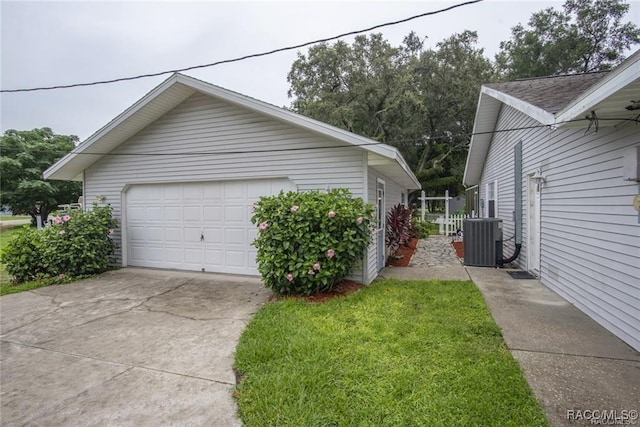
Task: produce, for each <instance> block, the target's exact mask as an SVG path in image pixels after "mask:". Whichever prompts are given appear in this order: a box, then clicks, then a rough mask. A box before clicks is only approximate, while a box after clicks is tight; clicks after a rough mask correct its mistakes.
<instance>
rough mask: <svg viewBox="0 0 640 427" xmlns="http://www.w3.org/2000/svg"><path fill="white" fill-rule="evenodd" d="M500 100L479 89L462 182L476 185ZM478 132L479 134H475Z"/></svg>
mask: <svg viewBox="0 0 640 427" xmlns="http://www.w3.org/2000/svg"><path fill="white" fill-rule="evenodd" d="M501 105H502V104H501V102H500V101H499V100H498V99H496V98H494V97H491V96H490V95H488V94H485V93H484V92H483V91H480V96H479V99H478V108H477V109H476V116H475V118H474V122H473V132H472V133H473V135H472V136H471V142H470V143H469V151H468V152H467V162H466V164H465V167H464V175H463V178H462V184H463V185H465V186H469V185H477V184H478V182H479V181H480V175H481V174H482V169H483V168H484V162H485V160H486V157H487V153H488V152H489V145H490V144H491V140H492V139H493V134H492V133H485V132H492V131H494V130H495V128H496V124H497V122H498V117H499V116H500V110H501ZM476 134H479V135H476Z"/></svg>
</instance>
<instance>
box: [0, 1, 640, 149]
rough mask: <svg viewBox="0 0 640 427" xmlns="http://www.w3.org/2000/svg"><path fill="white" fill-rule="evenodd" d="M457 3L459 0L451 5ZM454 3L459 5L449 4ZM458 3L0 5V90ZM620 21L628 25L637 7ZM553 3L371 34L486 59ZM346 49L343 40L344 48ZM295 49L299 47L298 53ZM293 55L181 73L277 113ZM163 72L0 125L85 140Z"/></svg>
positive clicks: (23, 112)
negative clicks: (474, 40) (446, 44)
mask: <svg viewBox="0 0 640 427" xmlns="http://www.w3.org/2000/svg"><path fill="white" fill-rule="evenodd" d="M461 1H462V0H461ZM461 1H460V2H461ZM456 3H459V2H444V1H433V0H431V1H413V2H396V1H374V2H368V1H340V2H327V1H315V2H311V1H297V2H275V1H258V2H255V1H253V2H248V1H233V2H217V1H208V2H161V1H154V2H132V1H129V2H110V1H106V2H32V1H15V2H13V1H4V0H3V1H2V2H1V3H0V19H1V22H0V24H1V34H0V36H1V58H0V59H1V61H2V62H1V69H0V71H1V74H0V82H1V87H2V89H15V88H25V87H39V86H48V85H58V84H70V83H78V82H89V81H95V80H104V79H112V78H118V77H127V76H133V75H138V74H144V73H150V72H158V71H164V70H170V69H176V68H182V67H188V66H191V65H198V64H206V63H211V62H215V61H219V60H223V59H229V58H234V57H238V56H242V55H247V54H251V53H257V52H262V51H267V50H272V49H276V48H280V47H284V46H289V45H295V44H300V43H304V42H307V41H311V40H314V39H319V38H325V37H330V36H333V35H337V34H340V33H344V32H348V31H352V30H357V29H362V28H366V27H370V26H373V25H376V24H382V23H384V22H388V21H394V20H399V19H403V18H406V17H409V16H412V15H416V14H420V13H425V12H428V11H432V10H436V9H441V8H444V7H447V6H450V5H453V4H456ZM629 3H630V4H631V11H630V13H629V14H628V16H627V18H628V20H630V21H632V22H634V23H635V24H636V25H640V0H632V1H630V2H629ZM551 6H554V7H556V8H558V9H560V8H561V6H562V2H561V1H531V2H530V1H518V0H502V1H492V0H485V2H483V3H477V4H473V5H470V6H465V7H462V8H458V9H455V10H453V11H449V12H445V13H442V14H439V15H436V16H431V17H425V18H419V19H416V20H414V21H411V22H408V23H404V24H399V25H395V26H392V27H387V28H383V29H380V30H377V32H381V33H383V35H384V37H385V38H386V39H387V40H389V41H390V42H391V44H393V45H398V44H399V43H400V42H401V41H402V39H403V37H404V36H405V35H407V34H408V33H409V32H410V31H415V32H416V33H417V34H418V35H419V36H421V37H425V36H426V37H428V39H427V43H426V44H427V46H434V45H435V43H437V42H438V41H440V40H442V39H444V38H447V37H449V36H450V35H451V34H453V33H459V32H461V31H463V30H465V29H468V30H475V31H477V32H478V35H479V45H480V46H481V47H483V48H484V49H485V54H486V55H487V56H489V57H493V55H494V54H495V53H496V52H497V51H498V47H499V43H500V41H502V40H506V39H508V38H509V36H510V29H511V27H513V26H514V25H516V24H518V23H519V22H522V23H526V22H527V21H528V19H529V17H530V16H531V14H532V13H533V12H536V11H539V10H541V9H544V8H546V7H551ZM345 40H346V41H348V42H350V41H351V40H353V39H352V38H347V39H345ZM304 52H306V50H304ZM295 58H296V52H295V51H290V52H284V53H277V54H274V55H271V56H268V57H263V58H257V59H250V60H246V61H242V62H237V63H233V64H225V65H220V66H216V67H212V68H208V69H203V70H197V71H190V72H187V73H186V74H188V75H191V76H193V77H196V78H199V79H202V80H205V81H207V82H210V83H213V84H216V85H219V86H222V87H225V88H227V89H231V90H234V91H237V92H240V93H243V94H245V95H249V96H252V97H254V98H257V99H260V100H263V101H266V102H270V103H272V104H275V105H277V106H288V105H289V104H290V100H289V99H288V98H287V90H288V88H289V85H288V83H287V73H288V72H289V70H290V68H291V64H292V63H293V61H294V60H295ZM167 77H168V75H165V76H162V77H153V78H147V79H142V80H137V81H133V82H124V83H114V84H108V85H102V86H93V87H85V88H73V89H59V90H53V91H40V92H29V93H9V94H6V93H4V94H2V95H0V96H1V97H2V98H1V115H0V118H1V127H2V132H4V131H5V130H6V129H18V130H26V129H33V128H36V127H50V128H52V129H53V130H54V132H56V133H59V134H73V135H78V136H79V137H80V139H81V140H84V139H85V138H87V137H89V136H90V135H91V134H92V133H93V132H95V131H97V130H98V129H100V128H101V127H102V126H104V125H105V124H106V123H108V122H109V121H110V120H111V119H113V118H114V117H115V116H117V115H118V114H120V113H121V112H122V111H124V110H125V109H126V108H127V107H129V106H130V105H131V104H133V103H134V102H136V101H137V100H138V99H139V98H141V97H142V96H144V95H145V94H146V93H147V92H149V91H150V90H151V89H152V88H154V87H155V86H156V85H158V84H159V83H160V82H162V81H163V80H164V79H166V78H167Z"/></svg>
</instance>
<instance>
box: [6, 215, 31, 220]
mask: <svg viewBox="0 0 640 427" xmlns="http://www.w3.org/2000/svg"><path fill="white" fill-rule="evenodd" d="M19 219H31V217H30V216H29V215H0V221H11V220H19Z"/></svg>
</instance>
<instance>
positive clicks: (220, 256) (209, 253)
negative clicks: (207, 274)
mask: <svg viewBox="0 0 640 427" xmlns="http://www.w3.org/2000/svg"><path fill="white" fill-rule="evenodd" d="M204 264H205V267H206V269H207V270H210V269H211V267H212V266H215V267H221V266H224V251H223V250H222V249H205V251H204Z"/></svg>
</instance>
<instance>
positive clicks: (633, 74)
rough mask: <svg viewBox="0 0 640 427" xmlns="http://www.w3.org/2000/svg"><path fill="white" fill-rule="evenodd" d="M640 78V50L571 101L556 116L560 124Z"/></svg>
mask: <svg viewBox="0 0 640 427" xmlns="http://www.w3.org/2000/svg"><path fill="white" fill-rule="evenodd" d="M639 77H640V50H637V51H636V52H635V53H634V54H633V55H631V56H630V57H629V58H627V60H626V61H624V62H623V63H622V64H620V65H619V66H618V67H617V68H615V69H614V70H613V71H611V72H610V73H609V74H607V75H606V76H605V77H604V78H603V79H602V80H600V81H599V82H598V83H596V84H595V85H593V86H592V87H590V88H589V89H588V90H587V91H585V92H584V93H582V94H581V95H580V96H578V97H577V98H576V99H575V100H573V101H571V102H570V103H569V104H568V105H567V106H566V107H564V108H563V109H562V110H560V111H559V112H558V113H557V114H556V119H557V121H558V122H564V121H567V120H573V119H575V118H576V117H578V116H580V115H582V114H583V113H584V112H585V111H588V110H589V109H590V108H592V107H593V106H595V105H597V104H598V103H599V102H601V101H603V100H605V99H606V98H607V97H609V96H610V95H611V94H614V93H616V92H617V91H619V90H620V89H623V88H624V87H625V86H627V85H629V84H631V83H633V82H634V81H635V80H637V79H638V78H639Z"/></svg>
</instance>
